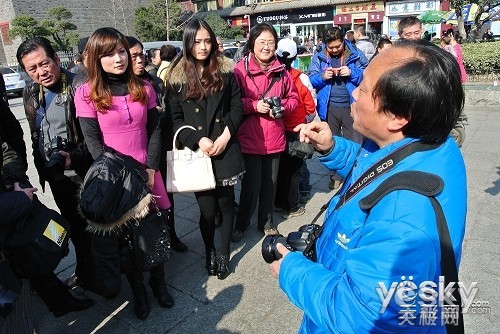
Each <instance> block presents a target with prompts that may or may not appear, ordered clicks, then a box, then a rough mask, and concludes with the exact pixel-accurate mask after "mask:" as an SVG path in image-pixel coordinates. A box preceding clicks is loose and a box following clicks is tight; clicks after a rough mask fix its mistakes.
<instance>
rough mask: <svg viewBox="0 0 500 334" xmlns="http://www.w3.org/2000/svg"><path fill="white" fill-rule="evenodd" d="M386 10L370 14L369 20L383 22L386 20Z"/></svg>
mask: <svg viewBox="0 0 500 334" xmlns="http://www.w3.org/2000/svg"><path fill="white" fill-rule="evenodd" d="M384 15H385V13H384V12H373V13H369V14H368V22H382V21H383V20H384Z"/></svg>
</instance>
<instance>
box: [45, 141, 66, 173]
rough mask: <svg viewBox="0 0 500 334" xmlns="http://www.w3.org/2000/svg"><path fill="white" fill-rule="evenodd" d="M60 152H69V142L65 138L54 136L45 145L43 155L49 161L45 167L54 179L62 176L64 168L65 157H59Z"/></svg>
mask: <svg viewBox="0 0 500 334" xmlns="http://www.w3.org/2000/svg"><path fill="white" fill-rule="evenodd" d="M60 151H65V152H68V151H69V142H68V140H67V139H66V138H61V137H60V136H55V137H54V138H52V140H51V141H50V143H49V144H46V145H45V155H46V156H47V157H48V159H49V161H48V162H47V164H46V165H45V167H46V169H47V170H48V171H49V173H51V174H52V175H53V176H55V177H57V176H62V175H61V174H64V169H65V168H66V157H64V156H63V155H61V153H60Z"/></svg>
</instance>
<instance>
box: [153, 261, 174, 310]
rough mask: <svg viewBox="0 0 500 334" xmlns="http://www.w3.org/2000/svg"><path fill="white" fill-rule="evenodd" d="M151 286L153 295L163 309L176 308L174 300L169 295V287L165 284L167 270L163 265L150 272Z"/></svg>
mask: <svg viewBox="0 0 500 334" xmlns="http://www.w3.org/2000/svg"><path fill="white" fill-rule="evenodd" d="M149 273H150V275H151V277H150V278H149V285H150V286H151V289H152V290H153V295H154V296H155V298H158V304H160V306H161V307H165V308H172V306H174V298H172V296H171V295H170V293H168V290H167V285H166V284H165V268H164V265H163V264H161V265H159V266H158V267H156V268H153V269H151V270H150V271H149Z"/></svg>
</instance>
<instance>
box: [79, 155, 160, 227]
mask: <svg viewBox="0 0 500 334" xmlns="http://www.w3.org/2000/svg"><path fill="white" fill-rule="evenodd" d="M147 181H148V175H147V173H146V171H145V167H144V166H142V165H141V164H139V163H138V162H137V161H136V160H134V159H133V158H131V157H129V156H126V155H124V154H121V153H118V152H116V151H112V150H107V151H105V152H103V153H102V154H101V155H99V156H98V157H97V159H96V160H95V161H94V163H93V164H92V166H91V167H90V169H89V171H88V173H87V175H86V176H85V179H84V181H83V185H82V191H81V193H80V196H81V199H80V208H81V212H82V214H83V215H84V216H85V218H86V219H87V221H88V223H89V227H88V229H89V230H91V231H93V232H96V233H100V232H102V233H107V232H111V231H114V230H116V229H118V228H119V227H120V226H122V225H124V224H125V223H127V221H129V220H131V219H137V220H141V219H142V218H144V217H146V216H147V215H148V213H149V204H150V203H151V202H152V198H153V197H152V195H151V194H150V190H149V188H148V186H147Z"/></svg>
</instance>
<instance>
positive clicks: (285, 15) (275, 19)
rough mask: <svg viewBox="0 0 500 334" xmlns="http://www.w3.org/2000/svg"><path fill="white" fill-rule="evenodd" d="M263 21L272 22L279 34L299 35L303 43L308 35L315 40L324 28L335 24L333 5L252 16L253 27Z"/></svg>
mask: <svg viewBox="0 0 500 334" xmlns="http://www.w3.org/2000/svg"><path fill="white" fill-rule="evenodd" d="M262 22H268V23H270V24H272V25H273V26H274V28H275V29H276V31H277V32H278V36H280V37H287V36H288V37H297V39H298V41H299V42H300V43H301V44H303V42H304V40H305V38H306V37H312V38H314V39H313V40H314V41H315V40H316V38H317V37H318V36H321V33H322V32H323V30H325V29H326V28H328V27H331V26H332V25H333V7H332V6H328V7H317V8H305V9H292V10H288V11H279V12H270V13H261V14H255V15H252V16H251V17H250V24H251V26H252V27H253V26H254V25H256V24H257V23H262Z"/></svg>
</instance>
